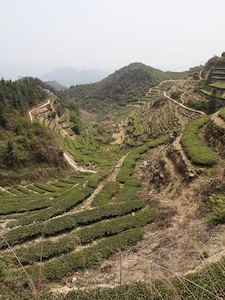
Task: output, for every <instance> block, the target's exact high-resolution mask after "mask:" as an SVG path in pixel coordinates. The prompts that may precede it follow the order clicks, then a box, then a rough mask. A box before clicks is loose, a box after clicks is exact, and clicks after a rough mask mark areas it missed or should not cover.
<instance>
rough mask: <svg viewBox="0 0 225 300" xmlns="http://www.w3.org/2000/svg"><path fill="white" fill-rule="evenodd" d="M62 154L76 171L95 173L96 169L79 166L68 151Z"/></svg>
mask: <svg viewBox="0 0 225 300" xmlns="http://www.w3.org/2000/svg"><path fill="white" fill-rule="evenodd" d="M63 156H64V158H65V160H66V161H67V162H68V164H69V165H70V166H71V167H72V168H74V169H75V170H77V171H80V172H90V173H97V172H96V171H93V170H88V169H87V168H86V167H82V166H79V165H78V164H77V163H76V162H75V161H74V159H73V157H72V156H71V155H70V154H69V153H68V152H66V151H65V152H64V153H63Z"/></svg>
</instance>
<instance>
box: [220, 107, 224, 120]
mask: <svg viewBox="0 0 225 300" xmlns="http://www.w3.org/2000/svg"><path fill="white" fill-rule="evenodd" d="M219 116H220V118H222V119H223V120H224V121H225V108H223V109H221V111H220V112H219Z"/></svg>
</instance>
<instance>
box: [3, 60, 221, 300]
mask: <svg viewBox="0 0 225 300" xmlns="http://www.w3.org/2000/svg"><path fill="white" fill-rule="evenodd" d="M219 59H220V58H219ZM128 67H130V68H131V69H133V70H134V72H132V71H131V73H130V74H129V72H128V73H127V67H125V68H124V69H121V70H118V71H116V72H115V73H114V74H112V75H113V76H111V75H110V76H109V78H106V79H105V80H104V81H103V82H100V83H97V84H93V85H85V86H79V88H80V94H79V97H80V98H76V99H79V101H80V102H78V101H74V99H73V97H74V95H72V96H71V97H70V95H69V94H68V93H67V92H65V93H62V94H61V95H62V97H61V98H59V97H56V96H54V95H52V97H50V98H49V99H48V100H49V101H48V102H45V103H40V104H37V105H35V107H33V108H32V109H30V110H29V116H30V118H31V119H32V120H35V121H38V122H39V123H41V124H42V126H45V127H46V128H48V130H49V131H50V132H51V135H54V136H55V137H56V140H57V143H58V144H59V145H60V149H61V151H62V152H63V157H64V158H65V159H67V161H68V162H69V163H70V165H71V166H72V167H73V169H74V170H72V168H71V169H69V168H68V175H69V176H64V177H63V176H61V174H59V173H58V174H56V176H57V175H58V178H57V179H55V180H53V179H52V180H50V178H49V180H45V182H43V181H42V182H37V181H35V182H33V183H30V184H24V183H20V184H16V185H12V186H10V187H9V186H4V187H1V189H0V204H1V212H0V225H1V229H2V231H1V233H2V238H1V240H0V256H1V263H0V281H1V285H0V295H3V297H4V296H5V298H8V299H14V298H17V299H20V300H25V299H43V300H44V299H48V300H52V299H55V300H56V299H57V300H59V299H60V300H61V299H64V300H70V299H82V300H84V299H85V300H86V299H90V298H93V299H109V300H111V299H122V300H125V299H140V298H141V299H154V300H159V299H168V300H173V299H200V300H203V299H204V300H205V299H210V300H214V299H217V298H218V299H220V298H224V296H225V294H224V285H225V276H224V270H225V262H224V258H223V256H224V253H225V247H224V229H225V213H224V211H225V209H224V206H225V199H224V194H225V181H224V178H225V172H224V170H225V151H224V149H225V142H224V141H225V139H224V137H225V121H224V120H225V108H222V107H220V108H219V109H218V110H217V109H216V107H217V106H215V109H216V111H215V113H209V110H208V109H209V108H210V105H209V104H210V100H209V99H208V95H205V94H204V93H202V92H201V91H200V89H199V86H201V85H202V84H205V85H212V84H214V86H213V88H215V85H216V88H217V89H218V90H220V88H221V86H220V85H219V83H220V84H222V82H221V80H220V81H216V82H214V83H213V82H211V81H210V82H209V81H208V76H205V75H204V74H210V73H211V71H210V70H212V69H213V68H215V65H214V64H213V66H211V67H210V70H208V71H207V72H206V73H204V70H205V68H207V64H206V66H203V67H198V68H194V69H192V70H191V71H189V72H188V73H186V77H183V75H184V74H173V75H176V79H172V78H171V77H172V74H165V73H166V72H162V71H159V70H155V69H154V70H152V69H150V70H151V72H150V74H153V73H154V76H153V75H152V76H153V77H151V82H152V84H153V81H154V80H156V85H155V86H152V87H149V85H148V86H147V81H148V82H149V80H150V74H149V75H148V76H147V74H146V72H148V70H149V67H146V68H145V66H143V65H142V64H134V65H133V64H132V65H131V66H128ZM217 67H218V66H217ZM140 68H141V71H140ZM177 75H178V76H180V77H181V79H177ZM187 75H188V76H187ZM157 76H159V77H157ZM160 76H162V78H163V80H162V81H161V82H159V83H158V80H160ZM146 77H147V80H146V86H147V87H146V90H145V92H143V93H142V96H140V97H138V98H135V97H134V98H133V99H132V101H129V97H128V96H126V93H127V89H129V85H126V84H127V82H126V81H127V80H128V81H129V82H130V84H132V85H133V87H134V88H135V87H136V86H139V85H140V86H141V82H145V79H146ZM112 78H114V80H115V81H116V82H117V84H119V79H120V80H121V86H122V87H124V89H123V91H124V93H122V91H120V92H115V94H113V92H112V90H114V91H116V89H114V86H113V85H111V88H110V89H109V85H108V84H109V83H112V82H113V80H112ZM155 78H156V79H155ZM135 81H137V82H138V84H137V85H135ZM104 82H105V86H106V87H108V89H107V88H105V86H104V84H103V83H104ZM125 87H126V88H125ZM74 88H78V87H74ZM101 88H102V90H101ZM142 88H143V87H142V86H141V87H140V90H141V89H142ZM88 89H89V90H88ZM70 90H73V87H71V89H70ZM100 90H101V93H103V92H104V93H106V95H108V96H107V97H108V98H107V99H106V101H105V100H104V99H103V98H102V101H101V102H100V103H101V106H98V110H99V111H100V112H98V111H97V110H95V113H93V110H94V107H95V105H98V102H99V95H98V96H97V98H92V100H91V101H90V109H89V110H88V111H86V110H85V109H84V107H85V106H83V107H82V108H80V105H81V106H82V105H83V103H82V102H85V101H86V98H85V97H86V96H85V93H94V92H97V91H100ZM81 92H82V93H83V94H82V93H81ZM136 92H137V91H136ZM95 95H97V94H95ZM123 95H125V98H126V102H125V101H124V100H125V98H123ZM204 95H205V96H204ZM118 99H119V101H118ZM135 99H136V100H137V101H134V100H135ZM120 101H121V102H120ZM215 101H216V103H217V101H218V99H217V98H216V99H215ZM219 101H220V100H219ZM112 102H113V104H112ZM86 104H87V103H86ZM103 104H104V105H103ZM125 104H126V105H125ZM201 107H203V108H204V109H205V110H204V111H202V110H201V109H200V108H201ZM103 113H104V118H103V117H102V115H103ZM24 130H25V129H24ZM28 132H29V131H28ZM23 135H24V136H25V137H26V132H21V131H20V139H19V140H16V145H17V146H18V148H19V143H20V140H21V139H22V137H21V136H23ZM29 137H30V134H29V135H28V138H29ZM37 142H38V141H36V143H37ZM37 145H39V144H37ZM19 149H20V148H19ZM48 151H49V152H52V151H53V149H51V148H48ZM46 160H47V158H46ZM22 167H23V165H22V166H21V168H22ZM12 171H13V172H14V173H16V170H15V169H12Z"/></svg>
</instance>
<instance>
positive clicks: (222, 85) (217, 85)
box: [209, 82, 225, 90]
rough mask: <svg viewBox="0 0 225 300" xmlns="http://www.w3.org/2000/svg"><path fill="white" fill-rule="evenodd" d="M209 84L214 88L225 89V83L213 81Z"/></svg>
mask: <svg viewBox="0 0 225 300" xmlns="http://www.w3.org/2000/svg"><path fill="white" fill-rule="evenodd" d="M209 86H211V87H213V88H217V89H219V90H225V83H220V82H215V83H211V84H210V85H209Z"/></svg>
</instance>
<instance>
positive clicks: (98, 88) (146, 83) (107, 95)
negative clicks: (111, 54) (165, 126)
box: [66, 63, 187, 108]
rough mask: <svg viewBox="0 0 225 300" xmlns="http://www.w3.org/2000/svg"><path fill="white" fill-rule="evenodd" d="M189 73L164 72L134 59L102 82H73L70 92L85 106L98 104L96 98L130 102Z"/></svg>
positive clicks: (120, 103)
mask: <svg viewBox="0 0 225 300" xmlns="http://www.w3.org/2000/svg"><path fill="white" fill-rule="evenodd" d="M186 75H187V72H183V73H176V72H163V71H161V70H158V69H155V68H152V67H149V66H146V65H144V64H142V63H132V64H130V65H128V66H125V67H123V68H121V69H119V70H118V71H115V72H114V73H113V74H111V75H109V76H108V77H107V78H105V79H103V80H102V81H100V82H98V83H95V84H85V85H76V86H72V87H70V89H69V90H67V91H66V96H67V97H68V98H71V97H74V98H75V99H76V100H78V101H81V106H83V107H84V108H92V106H94V107H96V105H98V103H96V102H97V101H96V100H98V102H101V101H104V102H107V103H109V102H111V103H114V104H118V105H126V104H127V103H130V102H132V101H137V100H138V99H139V98H140V97H142V96H143V95H145V93H146V92H147V91H148V89H149V88H151V87H153V86H156V85H157V84H158V83H160V82H161V81H162V80H165V79H171V78H172V79H177V78H183V77H184V76H186ZM93 101H95V102H93Z"/></svg>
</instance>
